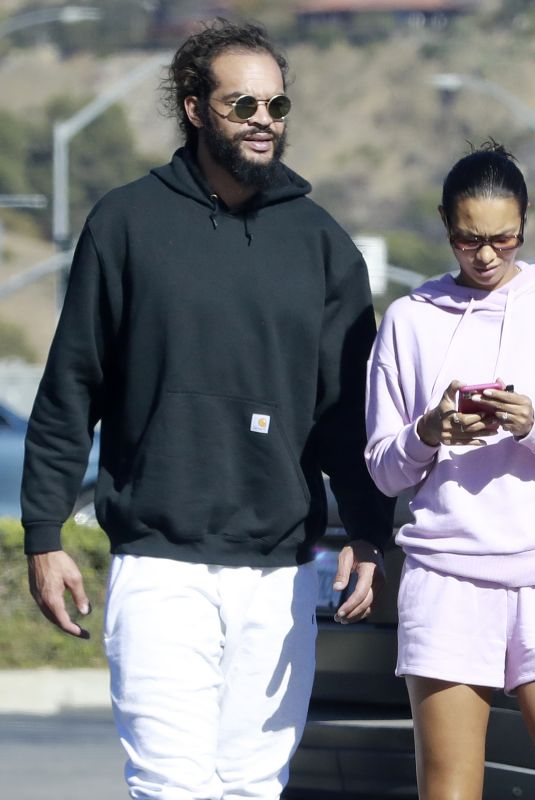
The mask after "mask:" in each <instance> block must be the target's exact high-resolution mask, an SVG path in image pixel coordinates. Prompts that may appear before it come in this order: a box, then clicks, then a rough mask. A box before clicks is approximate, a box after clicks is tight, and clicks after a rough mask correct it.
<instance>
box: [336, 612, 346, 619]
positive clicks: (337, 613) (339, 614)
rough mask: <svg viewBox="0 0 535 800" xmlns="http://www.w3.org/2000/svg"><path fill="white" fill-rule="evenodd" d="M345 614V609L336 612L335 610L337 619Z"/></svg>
mask: <svg viewBox="0 0 535 800" xmlns="http://www.w3.org/2000/svg"><path fill="white" fill-rule="evenodd" d="M345 615H346V612H345V611H337V612H336V616H337V617H338V618H339V619H342V618H343V617H345Z"/></svg>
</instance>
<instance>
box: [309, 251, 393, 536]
mask: <svg viewBox="0 0 535 800" xmlns="http://www.w3.org/2000/svg"><path fill="white" fill-rule="evenodd" d="M340 250H341V252H335V248H334V247H333V248H332V252H331V254H330V258H329V267H330V269H329V271H328V282H327V292H326V302H325V309H324V318H323V328H322V337H321V346H320V359H319V384H318V398H317V406H316V420H317V424H316V436H317V445H318V452H319V459H320V466H321V469H322V470H323V471H324V472H325V473H327V475H328V476H329V478H330V483H331V488H332V490H333V493H334V496H335V497H336V500H337V503H338V510H339V513H340V518H341V520H342V522H343V524H344V527H345V529H346V531H347V533H348V535H349V536H350V538H352V539H366V540H368V541H370V542H372V543H373V544H376V545H378V546H379V547H382V546H383V545H384V543H385V542H387V541H388V539H389V538H390V537H391V535H392V521H393V510H394V503H393V501H392V500H391V499H390V498H387V497H385V496H384V495H383V494H382V493H381V492H380V491H379V490H378V489H377V488H376V486H375V485H374V483H373V482H372V480H371V478H370V475H369V472H368V470H367V468H366V464H365V461H364V447H365V444H366V431H365V415H364V406H365V383H366V361H367V358H368V355H369V352H370V348H371V346H372V343H373V340H374V336H375V331H376V327H375V318H374V314H373V307H372V299H371V292H370V286H369V281H368V272H367V268H366V264H365V263H364V259H363V258H362V255H361V254H360V252H359V251H358V250H357V249H356V247H355V246H354V245H353V243H352V242H351V240H350V239H349V237H348V239H347V245H345V246H342V247H341V248H340ZM329 283H330V285H329Z"/></svg>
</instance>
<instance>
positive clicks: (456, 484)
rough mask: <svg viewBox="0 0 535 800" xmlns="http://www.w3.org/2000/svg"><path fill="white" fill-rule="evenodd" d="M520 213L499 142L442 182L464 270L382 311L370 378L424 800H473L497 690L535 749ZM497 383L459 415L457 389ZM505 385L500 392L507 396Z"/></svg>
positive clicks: (528, 376) (522, 200) (531, 513)
mask: <svg viewBox="0 0 535 800" xmlns="http://www.w3.org/2000/svg"><path fill="white" fill-rule="evenodd" d="M527 207H528V197H527V190H526V185H525V182H524V178H523V176H522V173H521V172H520V170H519V169H518V167H517V166H516V164H515V163H514V159H513V157H512V156H511V155H510V154H509V153H507V152H506V150H505V149H504V148H503V147H502V146H501V145H498V144H496V143H495V142H491V143H486V144H485V145H483V146H482V147H481V148H480V149H479V150H475V151H474V152H472V153H471V154H470V155H468V156H466V157H464V158H462V159H461V160H460V161H459V162H458V163H457V164H455V166H454V167H453V168H452V170H451V171H450V173H449V174H448V176H447V178H446V180H445V182H444V187H443V198H442V205H441V206H440V208H439V211H440V215H441V217H442V220H443V222H444V225H445V228H446V232H447V235H448V237H449V241H450V243H451V246H452V249H453V253H454V255H455V258H456V259H457V262H458V264H459V267H460V272H459V274H458V275H457V276H456V277H453V276H452V275H449V274H448V275H445V276H444V277H442V278H440V279H438V280H430V281H428V282H427V283H424V284H423V286H421V287H420V288H419V289H416V290H415V291H413V292H412V294H411V295H410V296H408V297H403V298H400V299H399V300H397V301H396V302H394V303H393V304H392V305H391V307H390V308H389V309H388V311H387V313H386V315H385V317H384V320H383V322H382V325H381V328H380V331H379V334H378V337H377V340H376V343H375V345H374V349H373V353H372V356H371V359H370V364H369V385H368V419H367V424H368V436H369V439H368V446H367V451H366V457H367V462H368V466H369V469H370V472H371V475H372V477H373V478H374V480H375V482H376V484H377V486H378V487H379V488H380V489H381V490H382V491H383V492H384V493H385V494H387V495H391V496H395V495H397V494H399V493H400V492H401V491H402V490H404V489H407V488H408V487H413V490H414V498H413V500H412V502H411V509H412V512H413V515H414V520H413V522H411V523H410V524H407V525H405V526H403V527H402V528H401V530H400V531H399V533H398V536H397V542H398V544H400V545H401V547H402V548H403V550H404V552H405V554H406V560H405V566H404V571H403V575H402V579H401V584H400V591H399V633H398V645H399V649H398V663H397V669H396V674H398V675H403V676H405V679H406V682H407V686H408V691H409V696H410V701H411V707H412V711H413V717H414V727H415V744H416V765H417V774H418V787H419V795H420V798H421V800H453V798H455V800H476V799H479V798H481V796H482V786H483V770H484V753H485V734H486V729H487V723H488V717H489V708H490V699H491V693H492V690H493V688H495V687H504V688H505V691H506V692H508V693H515V694H517V696H518V700H519V703H520V707H521V709H522V713H523V715H524V719H525V722H526V725H527V727H528V729H529V730H530V733H531V735H532V736H533V737H534V738H535V585H534V584H535V524H534V522H533V520H534V519H535V485H534V483H533V481H534V479H535V430H534V427H533V419H534V412H533V400H532V398H535V358H534V356H533V347H534V342H535V268H534V267H532V266H530V265H528V264H526V263H524V262H522V261H517V258H516V257H517V253H518V250H519V248H520V246H521V245H522V243H523V231H524V224H525V220H526V211H527ZM494 382H497V385H498V388H490V389H481V390H480V391H479V392H476V395H475V397H474V398H472V400H475V401H476V402H477V403H478V407H477V408H476V410H471V411H468V412H462V411H461V410H460V409H459V408H458V407H457V405H456V403H457V399H458V395H459V389H460V388H461V386H463V385H465V384H478V383H483V384H485V383H486V384H489V383H494ZM506 385H507V390H506Z"/></svg>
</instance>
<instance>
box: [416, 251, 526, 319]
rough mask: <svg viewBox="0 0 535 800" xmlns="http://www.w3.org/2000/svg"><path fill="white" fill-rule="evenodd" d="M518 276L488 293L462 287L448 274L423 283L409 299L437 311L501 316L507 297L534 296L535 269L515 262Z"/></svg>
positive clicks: (524, 263)
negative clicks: (513, 295) (476, 311)
mask: <svg viewBox="0 0 535 800" xmlns="http://www.w3.org/2000/svg"><path fill="white" fill-rule="evenodd" d="M516 266H517V267H518V268H519V270H520V272H519V273H518V275H515V277H514V278H513V279H512V280H510V281H508V283H505V284H504V285H503V286H500V287H499V289H494V290H493V291H491V292H488V291H486V290H485V289H473V288H471V287H470V286H463V285H462V284H458V283H456V281H455V278H454V277H453V275H452V274H451V273H447V274H446V275H442V277H440V278H435V279H433V280H430V281H426V282H425V283H423V284H422V285H421V286H419V287H418V288H417V289H414V290H413V291H412V292H411V297H412V299H413V300H416V301H425V302H428V303H432V304H433V305H434V306H438V307H439V308H445V309H448V310H450V311H457V312H459V313H461V314H463V313H464V312H465V311H467V310H468V309H469V308H471V309H475V310H480V311H499V312H502V311H503V310H504V308H505V306H506V304H507V297H508V295H509V294H510V293H514V294H516V295H520V294H524V293H526V292H528V293H529V292H532V293H535V267H534V265H532V264H527V263H526V262H525V261H517V262H516Z"/></svg>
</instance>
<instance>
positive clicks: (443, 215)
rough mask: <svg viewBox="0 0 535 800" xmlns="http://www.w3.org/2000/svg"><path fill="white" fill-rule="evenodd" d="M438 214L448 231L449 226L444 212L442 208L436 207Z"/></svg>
mask: <svg viewBox="0 0 535 800" xmlns="http://www.w3.org/2000/svg"><path fill="white" fill-rule="evenodd" d="M438 213H439V214H440V219H441V220H442V222H443V223H444V227H445V228H446V230H448V228H449V225H448V220H447V217H446V212H445V211H444V206H439V207H438Z"/></svg>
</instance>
